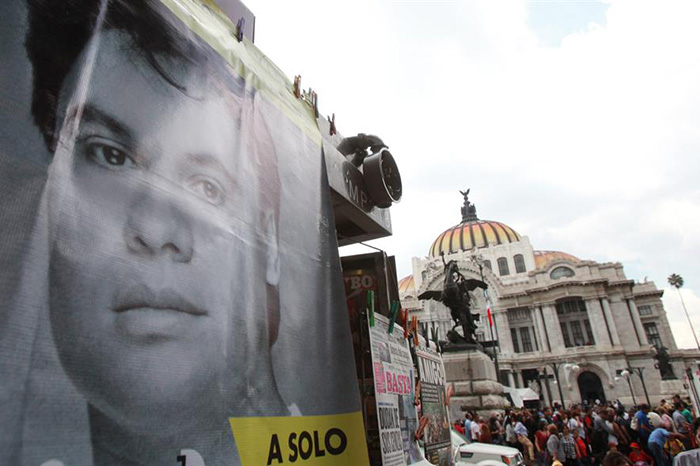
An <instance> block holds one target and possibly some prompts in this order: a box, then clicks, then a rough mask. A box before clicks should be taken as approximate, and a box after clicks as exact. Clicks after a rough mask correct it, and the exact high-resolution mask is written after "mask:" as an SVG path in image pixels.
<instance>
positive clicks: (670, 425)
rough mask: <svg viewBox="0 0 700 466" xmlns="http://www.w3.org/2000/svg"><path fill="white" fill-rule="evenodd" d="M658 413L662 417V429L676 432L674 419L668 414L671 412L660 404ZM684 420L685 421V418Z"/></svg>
mask: <svg viewBox="0 0 700 466" xmlns="http://www.w3.org/2000/svg"><path fill="white" fill-rule="evenodd" d="M656 412H657V413H658V414H659V416H661V427H663V428H664V429H666V430H667V431H669V432H676V426H675V425H674V422H673V418H672V417H671V416H670V415H669V414H668V413H669V411H668V410H667V409H666V408H665V407H664V404H660V405H659V407H658V408H656ZM683 419H684V420H685V418H683Z"/></svg>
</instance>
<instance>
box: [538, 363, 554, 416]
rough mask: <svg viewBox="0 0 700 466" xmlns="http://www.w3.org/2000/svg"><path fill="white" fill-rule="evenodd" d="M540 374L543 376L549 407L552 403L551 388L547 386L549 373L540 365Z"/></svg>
mask: <svg viewBox="0 0 700 466" xmlns="http://www.w3.org/2000/svg"><path fill="white" fill-rule="evenodd" d="M540 376H541V377H543V378H544V384H545V388H546V389H547V397H548V398H549V404H550V407H551V405H552V404H554V403H552V389H551V388H550V387H549V375H548V374H547V368H546V367H545V366H542V367H541V368H540Z"/></svg>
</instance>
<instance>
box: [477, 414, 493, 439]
mask: <svg viewBox="0 0 700 466" xmlns="http://www.w3.org/2000/svg"><path fill="white" fill-rule="evenodd" d="M479 443H491V429H490V428H489V423H488V422H487V420H486V419H484V418H482V417H480V418H479Z"/></svg>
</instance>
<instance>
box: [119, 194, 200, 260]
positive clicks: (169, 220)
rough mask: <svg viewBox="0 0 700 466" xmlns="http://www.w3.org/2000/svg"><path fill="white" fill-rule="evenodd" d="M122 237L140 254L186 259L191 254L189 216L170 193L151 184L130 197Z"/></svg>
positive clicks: (192, 249)
mask: <svg viewBox="0 0 700 466" xmlns="http://www.w3.org/2000/svg"><path fill="white" fill-rule="evenodd" d="M179 201H182V200H179ZM124 239H125V241H126V245H127V248H128V249H129V250H130V251H131V252H132V253H134V254H137V255H139V256H143V257H160V256H169V257H170V258H171V259H172V260H173V261H176V262H189V261H190V260H192V255H193V253H194V244H193V242H194V239H193V235H192V224H191V219H190V218H189V216H188V215H187V214H186V213H185V212H184V211H183V209H182V206H181V205H178V199H177V198H174V196H173V195H172V193H169V192H167V190H161V189H158V188H155V187H153V186H148V185H146V186H142V187H141V189H139V193H138V194H137V195H136V196H134V199H133V202H132V204H131V206H130V210H129V213H128V217H127V222H126V225H125V227H124Z"/></svg>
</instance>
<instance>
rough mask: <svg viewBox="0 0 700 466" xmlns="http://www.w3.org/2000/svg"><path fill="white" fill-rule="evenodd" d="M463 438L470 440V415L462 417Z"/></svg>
mask: <svg viewBox="0 0 700 466" xmlns="http://www.w3.org/2000/svg"><path fill="white" fill-rule="evenodd" d="M464 436H465V437H467V438H468V439H469V440H471V439H472V413H467V414H465V415H464Z"/></svg>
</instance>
